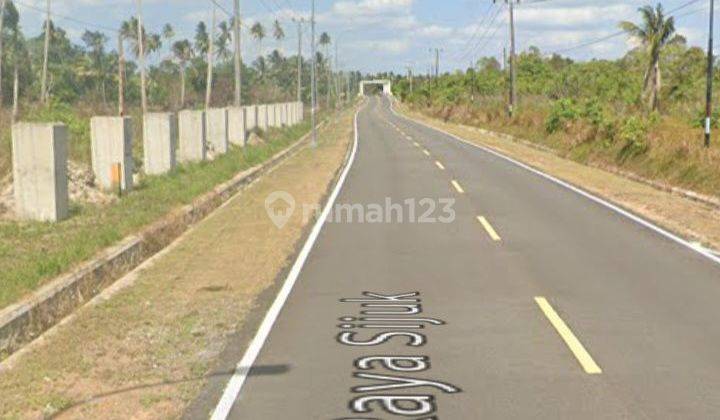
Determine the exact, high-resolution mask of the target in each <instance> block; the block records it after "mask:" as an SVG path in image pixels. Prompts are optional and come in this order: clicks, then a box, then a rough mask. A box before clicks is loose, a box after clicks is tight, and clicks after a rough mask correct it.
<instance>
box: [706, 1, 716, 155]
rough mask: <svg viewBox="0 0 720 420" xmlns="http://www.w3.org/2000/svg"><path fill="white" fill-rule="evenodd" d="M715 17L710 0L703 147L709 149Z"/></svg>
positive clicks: (713, 7)
mask: <svg viewBox="0 0 720 420" xmlns="http://www.w3.org/2000/svg"><path fill="white" fill-rule="evenodd" d="M714 17H715V0H710V30H709V36H708V51H707V55H708V65H707V97H706V103H705V147H706V148H707V147H710V125H711V122H712V89H713V73H714V71H713V70H714V69H715V54H714V53H713V29H714V28H713V26H714Z"/></svg>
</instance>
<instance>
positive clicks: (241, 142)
mask: <svg viewBox="0 0 720 420" xmlns="http://www.w3.org/2000/svg"><path fill="white" fill-rule="evenodd" d="M246 125H247V124H246V121H245V109H244V108H228V139H229V140H230V143H232V144H236V145H238V146H240V147H244V146H245V140H246V139H247V129H246Z"/></svg>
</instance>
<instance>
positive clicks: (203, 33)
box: [195, 22, 210, 56]
mask: <svg viewBox="0 0 720 420" xmlns="http://www.w3.org/2000/svg"><path fill="white" fill-rule="evenodd" d="M209 49H210V35H208V32H207V26H206V25H205V22H200V23H198V24H197V27H196V28H195V50H197V53H198V54H199V55H201V56H205V55H207V53H208V50H209Z"/></svg>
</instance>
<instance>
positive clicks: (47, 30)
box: [40, 0, 50, 104]
mask: <svg viewBox="0 0 720 420" xmlns="http://www.w3.org/2000/svg"><path fill="white" fill-rule="evenodd" d="M46 6H47V7H46V16H45V47H44V53H43V68H42V81H41V82H40V102H42V103H43V104H47V99H48V92H47V78H48V54H49V53H50V0H47V2H46Z"/></svg>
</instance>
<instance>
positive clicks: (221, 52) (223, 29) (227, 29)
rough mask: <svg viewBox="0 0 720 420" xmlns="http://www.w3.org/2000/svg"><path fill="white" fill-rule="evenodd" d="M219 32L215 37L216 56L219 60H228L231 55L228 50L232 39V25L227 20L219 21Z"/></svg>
mask: <svg viewBox="0 0 720 420" xmlns="http://www.w3.org/2000/svg"><path fill="white" fill-rule="evenodd" d="M218 28H219V29H220V34H219V35H218V36H217V38H216V39H215V49H216V51H217V56H218V58H220V59H221V60H228V59H229V58H230V57H231V56H232V51H231V50H230V41H232V25H231V23H230V22H228V21H223V22H220V25H218Z"/></svg>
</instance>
